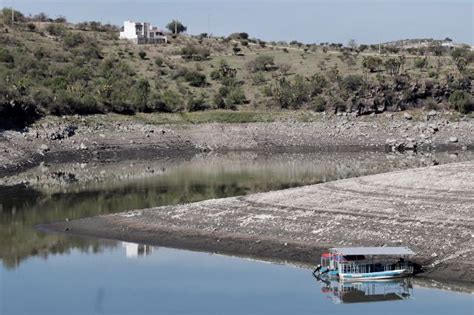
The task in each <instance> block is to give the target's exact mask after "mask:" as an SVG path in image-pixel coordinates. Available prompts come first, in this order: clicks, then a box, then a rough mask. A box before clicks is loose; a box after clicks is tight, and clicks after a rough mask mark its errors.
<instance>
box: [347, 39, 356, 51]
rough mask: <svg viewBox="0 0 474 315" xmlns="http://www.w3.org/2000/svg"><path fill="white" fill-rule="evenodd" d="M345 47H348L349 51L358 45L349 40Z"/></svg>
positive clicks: (353, 40)
mask: <svg viewBox="0 0 474 315" xmlns="http://www.w3.org/2000/svg"><path fill="white" fill-rule="evenodd" d="M347 46H349V48H350V49H352V50H356V49H357V47H358V45H357V42H356V41H355V39H349V42H348V43H347Z"/></svg>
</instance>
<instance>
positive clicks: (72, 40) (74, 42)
mask: <svg viewBox="0 0 474 315" xmlns="http://www.w3.org/2000/svg"><path fill="white" fill-rule="evenodd" d="M63 40H64V45H65V46H66V47H68V48H73V47H76V46H78V45H80V44H83V43H84V42H85V40H84V37H83V36H82V35H81V34H79V33H73V32H68V33H67V34H66V35H65V36H64V39H63Z"/></svg>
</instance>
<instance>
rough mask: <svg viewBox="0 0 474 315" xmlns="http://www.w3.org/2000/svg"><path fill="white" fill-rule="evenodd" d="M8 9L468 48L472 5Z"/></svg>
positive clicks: (460, 0) (197, 28) (105, 0)
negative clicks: (449, 42)
mask: <svg viewBox="0 0 474 315" xmlns="http://www.w3.org/2000/svg"><path fill="white" fill-rule="evenodd" d="M12 5H13V6H14V7H15V8H17V9H19V10H20V11H22V12H23V13H26V14H29V13H31V14H35V13H39V12H45V13H47V14H48V15H50V16H52V17H56V16H58V15H64V16H66V17H67V18H68V20H70V21H72V22H80V21H85V20H97V21H101V22H104V23H113V24H117V25H120V24H122V22H123V21H124V20H139V21H149V22H151V23H152V24H154V25H156V26H159V27H164V26H165V25H166V24H167V22H169V21H170V20H171V19H173V18H178V19H179V20H181V21H182V22H183V23H184V24H185V25H187V26H188V32H189V33H191V34H199V33H204V32H208V29H209V24H210V30H211V33H213V34H214V35H228V34H230V33H233V32H247V33H249V34H250V35H251V36H252V37H256V38H261V39H264V40H286V41H291V40H298V41H302V42H305V43H314V42H316V43H320V42H341V43H347V42H348V40H349V39H351V38H353V39H355V40H356V41H357V42H358V43H369V44H370V43H378V42H385V41H391V40H397V39H406V38H436V39H443V38H445V37H450V38H453V39H454V40H455V41H458V42H465V43H469V44H474V21H473V16H474V0H453V1H449V0H446V1H439V0H438V1H433V0H431V1H430V0H397V1H394V0H364V1H360V0H314V1H310V0H306V1H305V0H296V1H289V0H277V1H270V0H256V1H245V0H244V1H237V0H220V1H217V0H214V1H212V0H207V1H191V0H174V1H152V0H136V1H131V0H119V1H114V0H0V6H2V7H6V6H8V7H10V6H12ZM209 22H210V23H209Z"/></svg>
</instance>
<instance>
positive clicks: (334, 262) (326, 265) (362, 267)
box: [313, 247, 415, 281]
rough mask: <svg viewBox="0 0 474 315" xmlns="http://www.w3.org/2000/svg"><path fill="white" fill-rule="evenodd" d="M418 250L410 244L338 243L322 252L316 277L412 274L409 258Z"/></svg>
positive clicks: (379, 277) (364, 278)
mask: <svg viewBox="0 0 474 315" xmlns="http://www.w3.org/2000/svg"><path fill="white" fill-rule="evenodd" d="M414 254H415V253H414V252H413V251H412V250H411V249H409V248H407V247H339V248H331V249H330V250H329V253H324V254H323V255H322V256H321V264H320V265H318V266H317V267H316V269H315V270H314V272H313V274H314V275H315V276H316V277H325V278H332V279H334V278H337V279H339V280H341V281H373V280H383V279H392V278H400V277H406V276H410V275H412V274H413V264H412V263H410V262H409V261H408V258H409V257H410V256H412V255H414Z"/></svg>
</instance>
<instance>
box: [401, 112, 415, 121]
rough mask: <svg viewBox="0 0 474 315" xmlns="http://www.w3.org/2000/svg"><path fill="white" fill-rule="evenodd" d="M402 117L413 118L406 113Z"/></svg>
mask: <svg viewBox="0 0 474 315" xmlns="http://www.w3.org/2000/svg"><path fill="white" fill-rule="evenodd" d="M403 117H404V118H405V119H406V120H412V118H413V117H412V116H411V115H410V114H408V113H405V114H403Z"/></svg>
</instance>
